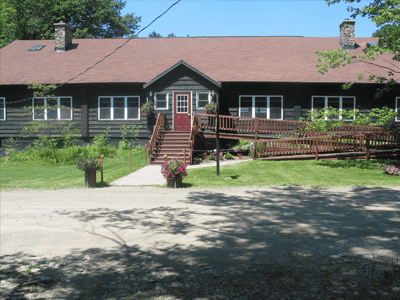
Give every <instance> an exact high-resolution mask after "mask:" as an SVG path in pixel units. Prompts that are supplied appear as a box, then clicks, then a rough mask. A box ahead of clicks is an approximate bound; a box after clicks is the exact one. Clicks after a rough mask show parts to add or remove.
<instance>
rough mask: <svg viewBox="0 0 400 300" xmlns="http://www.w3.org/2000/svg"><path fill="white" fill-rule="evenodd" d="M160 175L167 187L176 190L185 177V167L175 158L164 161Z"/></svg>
mask: <svg viewBox="0 0 400 300" xmlns="http://www.w3.org/2000/svg"><path fill="white" fill-rule="evenodd" d="M161 173H162V174H163V176H164V178H165V179H166V180H167V182H168V185H169V186H171V187H173V188H178V187H180V186H181V185H182V179H183V177H185V176H187V172H186V165H185V163H184V162H183V161H182V160H180V159H177V158H175V159H170V160H165V161H164V163H163V164H162V166H161Z"/></svg>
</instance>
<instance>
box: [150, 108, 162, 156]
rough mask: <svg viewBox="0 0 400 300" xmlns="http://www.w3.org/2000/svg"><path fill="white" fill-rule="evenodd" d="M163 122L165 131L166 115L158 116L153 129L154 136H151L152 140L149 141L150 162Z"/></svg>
mask: <svg viewBox="0 0 400 300" xmlns="http://www.w3.org/2000/svg"><path fill="white" fill-rule="evenodd" d="M162 116H163V117H162ZM162 119H163V120H162ZM162 121H163V123H164V130H165V115H162V114H160V113H158V114H157V120H156V124H155V125H154V127H153V134H152V135H151V139H150V141H149V162H150V161H151V154H152V153H153V147H154V144H155V142H156V139H157V136H158V133H159V131H160V127H161V123H162Z"/></svg>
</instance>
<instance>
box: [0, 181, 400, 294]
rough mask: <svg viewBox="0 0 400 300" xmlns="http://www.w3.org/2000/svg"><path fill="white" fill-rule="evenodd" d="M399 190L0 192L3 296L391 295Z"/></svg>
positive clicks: (399, 226)
mask: <svg viewBox="0 0 400 300" xmlns="http://www.w3.org/2000/svg"><path fill="white" fill-rule="evenodd" d="M399 191H400V189H399V188H389V187H388V188H375V187H367V188H364V187H350V188H334V189H323V188H301V187H294V186H292V187H263V188H233V189H192V188H188V189H176V190H174V189H164V188H154V187H109V188H96V189H70V190H58V191H11V192H8V191H6V192H1V195H0V196H1V255H2V256H1V259H0V263H1V265H0V269H1V270H2V271H0V280H1V285H0V296H3V297H4V298H5V299H8V298H9V299H12V297H16V299H19V298H21V299H29V298H35V297H36V298H38V297H39V298H40V297H43V298H45V297H48V298H55V299H129V298H132V299H218V298H223V297H224V299H275V298H276V299H318V298H320V299H330V298H331V297H332V299H336V298H345V299H349V297H350V298H358V297H361V298H364V299H366V298H368V299H397V298H400V290H399V288H400V281H399V280H400V272H398V267H399V262H398V256H399V253H400V239H399V236H400V194H399ZM108 276H109V277H108ZM32 282H33V284H32ZM32 286H33V288H32ZM18 297H19V298H18ZM365 297H366V298H365ZM0 298H1V297H0ZM361 298H360V299H361Z"/></svg>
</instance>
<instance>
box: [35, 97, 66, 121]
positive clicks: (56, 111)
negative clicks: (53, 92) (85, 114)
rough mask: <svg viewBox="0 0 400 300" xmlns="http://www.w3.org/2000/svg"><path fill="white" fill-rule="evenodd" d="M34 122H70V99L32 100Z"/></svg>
mask: <svg viewBox="0 0 400 300" xmlns="http://www.w3.org/2000/svg"><path fill="white" fill-rule="evenodd" d="M32 107H33V119H34V120H72V97H36V98H33V103H32Z"/></svg>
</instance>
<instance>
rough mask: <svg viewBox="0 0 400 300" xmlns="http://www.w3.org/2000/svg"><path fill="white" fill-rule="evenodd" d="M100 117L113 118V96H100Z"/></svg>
mask: <svg viewBox="0 0 400 300" xmlns="http://www.w3.org/2000/svg"><path fill="white" fill-rule="evenodd" d="M100 119H111V98H100Z"/></svg>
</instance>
